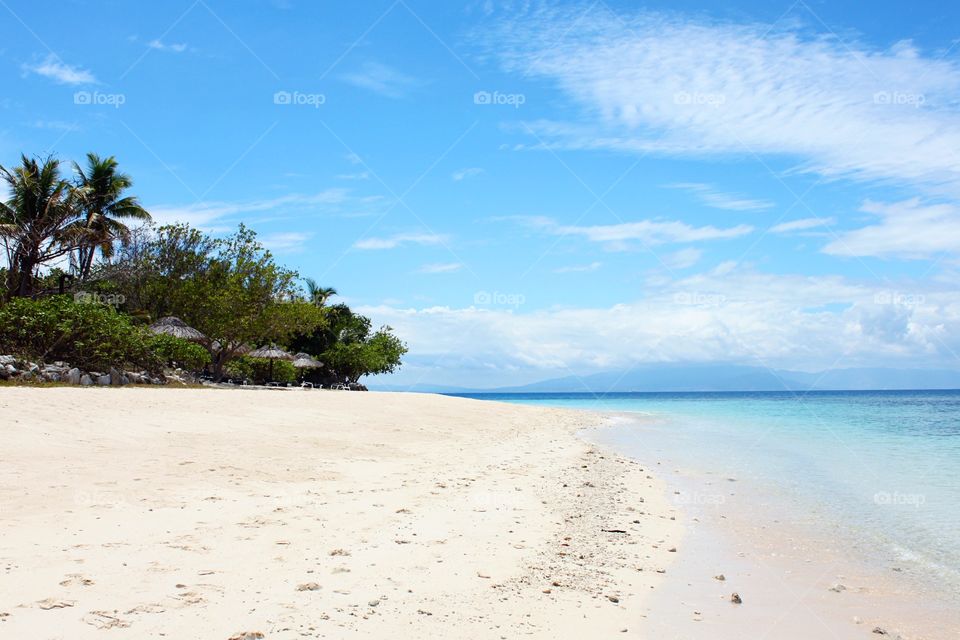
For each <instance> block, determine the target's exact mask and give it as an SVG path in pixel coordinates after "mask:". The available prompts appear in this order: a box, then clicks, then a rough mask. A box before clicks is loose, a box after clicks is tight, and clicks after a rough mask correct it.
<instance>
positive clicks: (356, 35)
mask: <svg viewBox="0 0 960 640" xmlns="http://www.w3.org/2000/svg"><path fill="white" fill-rule="evenodd" d="M957 25H960V5H956V4H953V3H945V2H941V1H930V0H925V1H920V2H913V3H903V2H888V1H885V0H884V1H877V2H871V3H862V2H817V1H814V0H798V1H796V2H780V1H777V0H773V1H763V2H761V1H747V0H741V1H740V2H728V3H724V6H723V7H718V6H716V3H706V2H689V1H679V2H678V1H674V2H648V3H637V2H617V1H615V0H596V1H593V2H591V1H589V0H587V1H583V2H576V3H560V2H551V3H544V4H541V3H537V2H496V1H493V0H486V1H472V0H468V1H466V2H457V1H449V2H447V1H444V2H440V1H434V2H427V1H425V0H368V1H365V2H363V3H318V2H308V1H306V0H273V1H268V0H242V1H240V2H237V1H234V2H227V1H225V0H224V1H217V0H182V1H181V0H169V1H165V2H159V3H131V2H119V1H107V0H103V1H99V2H93V1H89V2H88V1H82V0H69V1H64V2H60V3H57V5H56V8H55V9H53V8H50V7H49V6H44V5H42V4H41V3H35V2H25V1H14V0H0V84H2V86H3V91H2V93H0V114H2V118H0V164H2V165H3V166H11V165H14V164H15V163H16V162H17V161H18V159H19V156H20V154H21V153H25V154H27V155H37V156H47V155H51V154H53V155H56V156H57V157H59V158H61V159H62V160H66V161H72V160H82V159H83V157H84V154H86V153H87V152H89V151H93V152H96V153H99V154H101V155H114V156H116V158H117V159H118V161H119V163H120V166H121V168H122V169H123V170H124V171H126V172H127V173H129V174H131V175H132V176H133V178H134V182H135V184H134V188H133V190H132V192H133V193H134V194H135V195H137V196H139V198H140V199H141V201H142V203H143V204H144V205H145V206H146V207H147V209H148V210H149V211H151V213H152V214H153V216H154V218H155V220H156V221H157V222H159V223H169V222H174V221H181V222H187V223H190V224H192V225H194V226H197V227H199V228H201V229H204V230H206V231H208V232H210V233H213V234H225V233H229V232H230V231H232V230H234V229H236V227H237V225H238V224H240V223H241V222H242V223H244V224H246V225H248V226H250V227H252V228H253V229H254V230H256V231H257V233H258V234H259V237H260V238H261V240H262V241H263V242H264V244H265V245H266V246H268V247H269V248H270V249H271V251H272V252H273V253H274V254H275V256H276V258H277V259H278V260H279V261H280V262H282V263H284V264H286V265H288V266H290V267H292V268H295V269H296V270H298V271H299V272H300V273H301V274H302V275H303V276H308V277H312V278H314V279H315V280H317V281H319V282H320V283H321V284H323V285H326V286H333V287H335V288H336V289H337V290H338V291H339V292H340V296H339V297H338V298H334V300H335V301H341V302H346V303H348V304H350V305H351V306H352V307H355V308H357V309H359V310H360V311H361V312H363V313H366V314H367V315H369V316H370V317H371V318H372V319H373V321H374V323H375V324H376V325H378V326H379V325H383V324H388V325H390V326H392V327H393V328H394V329H395V330H396V331H397V333H398V334H399V335H400V336H401V337H402V338H403V339H404V340H406V342H407V343H408V345H409V347H410V353H409V354H408V356H407V358H406V364H405V365H404V367H403V369H402V370H401V372H399V373H397V374H395V375H393V376H391V377H390V379H389V380H384V381H385V382H387V381H388V382H391V383H393V384H400V385H413V384H417V383H433V384H437V383H442V384H450V385H460V386H469V387H495V386H501V385H513V384H521V383H525V382H531V381H535V380H540V379H544V378H550V377H556V376H565V375H571V374H573V375H585V374H588V373H593V372H598V371H607V370H626V369H629V368H630V367H632V366H636V365H637V364H639V363H651V362H724V363H737V364H748V365H755V366H767V367H773V368H782V369H795V370H803V371H819V370H825V369H833V368H845V367H861V366H868V367H874V366H877V367H880V366H884V367H904V368H945V369H960V356H958V354H960V297H958V293H960V264H958V260H957V251H958V249H960V180H958V173H960V46H957V45H958V43H960V39H958V38H960V33H958V28H957Z"/></svg>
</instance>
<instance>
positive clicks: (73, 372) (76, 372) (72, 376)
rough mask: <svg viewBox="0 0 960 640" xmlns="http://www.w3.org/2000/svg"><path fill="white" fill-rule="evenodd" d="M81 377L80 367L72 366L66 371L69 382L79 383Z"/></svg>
mask: <svg viewBox="0 0 960 640" xmlns="http://www.w3.org/2000/svg"><path fill="white" fill-rule="evenodd" d="M82 377H83V374H82V373H81V372H80V369H77V368H76V367H74V368H73V369H70V371H68V372H67V382H69V383H70V384H80V380H81V378H82Z"/></svg>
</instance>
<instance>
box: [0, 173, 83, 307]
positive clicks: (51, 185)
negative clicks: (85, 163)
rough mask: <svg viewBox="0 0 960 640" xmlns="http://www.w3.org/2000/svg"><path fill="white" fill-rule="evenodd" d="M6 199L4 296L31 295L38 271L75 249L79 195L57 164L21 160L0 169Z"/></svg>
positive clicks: (0, 216)
mask: <svg viewBox="0 0 960 640" xmlns="http://www.w3.org/2000/svg"><path fill="white" fill-rule="evenodd" d="M0 177H2V178H3V180H4V181H5V182H6V183H7V186H8V188H9V190H10V198H9V199H8V200H7V201H6V202H4V203H0V237H2V238H3V243H4V249H5V250H6V254H7V287H6V288H7V296H9V297H12V296H32V295H33V294H34V293H35V292H36V282H35V279H36V271H37V269H38V268H39V267H40V266H41V265H43V264H44V263H46V262H49V261H51V260H54V259H56V258H59V257H60V256H63V255H65V254H67V253H69V252H70V251H72V250H73V249H75V248H76V247H77V246H78V242H79V239H80V238H81V236H82V230H81V229H80V227H79V226H78V224H77V222H78V219H79V216H80V208H79V206H78V201H77V194H76V192H75V191H74V189H73V187H72V185H71V184H70V183H69V182H68V181H66V180H64V179H62V178H61V176H60V162H59V161H58V160H56V159H55V158H47V159H46V160H44V161H42V162H40V161H38V160H36V159H31V158H27V157H26V156H21V163H20V166H19V167H16V168H14V169H12V170H10V169H6V168H4V167H0Z"/></svg>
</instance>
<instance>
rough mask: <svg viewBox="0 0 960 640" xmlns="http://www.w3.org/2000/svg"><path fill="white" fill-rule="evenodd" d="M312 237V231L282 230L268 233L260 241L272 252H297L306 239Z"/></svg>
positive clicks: (302, 247) (301, 248)
mask: <svg viewBox="0 0 960 640" xmlns="http://www.w3.org/2000/svg"><path fill="white" fill-rule="evenodd" d="M311 237H313V234H312V233H302V232H297V231H282V232H277V233H268V234H266V235H264V236H263V237H262V238H261V239H260V241H261V242H262V243H263V245H264V246H265V247H266V248H268V249H270V250H271V251H273V252H274V253H297V252H299V251H303V249H304V246H305V245H306V243H307V241H308V240H309V239H310V238H311Z"/></svg>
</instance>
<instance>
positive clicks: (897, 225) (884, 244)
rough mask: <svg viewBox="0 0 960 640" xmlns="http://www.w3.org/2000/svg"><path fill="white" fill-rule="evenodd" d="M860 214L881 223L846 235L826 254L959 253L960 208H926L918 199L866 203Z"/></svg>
mask: <svg viewBox="0 0 960 640" xmlns="http://www.w3.org/2000/svg"><path fill="white" fill-rule="evenodd" d="M861 211H863V212H865V213H869V214H872V215H875V216H877V217H879V218H880V221H879V223H877V224H873V225H869V226H866V227H863V228H860V229H855V230H852V231H846V232H844V233H841V234H840V236H839V237H838V238H837V239H836V240H834V241H832V242H830V243H829V244H828V245H827V246H826V247H824V249H823V251H824V252H825V253H829V254H832V255H838V256H878V257H883V258H906V259H923V258H929V257H932V256H934V255H936V254H940V253H943V252H952V253H956V252H958V251H960V206H958V205H956V204H949V203H945V204H924V203H923V202H921V201H920V199H919V198H913V199H911V200H905V201H902V202H894V203H889V204H886V203H880V202H872V201H869V200H868V201H867V202H865V203H864V204H863V206H862V207H861Z"/></svg>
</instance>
